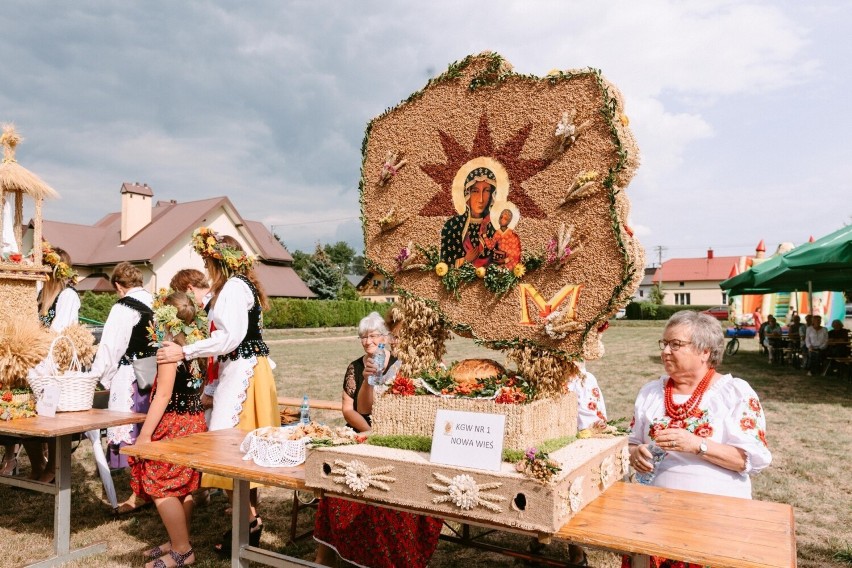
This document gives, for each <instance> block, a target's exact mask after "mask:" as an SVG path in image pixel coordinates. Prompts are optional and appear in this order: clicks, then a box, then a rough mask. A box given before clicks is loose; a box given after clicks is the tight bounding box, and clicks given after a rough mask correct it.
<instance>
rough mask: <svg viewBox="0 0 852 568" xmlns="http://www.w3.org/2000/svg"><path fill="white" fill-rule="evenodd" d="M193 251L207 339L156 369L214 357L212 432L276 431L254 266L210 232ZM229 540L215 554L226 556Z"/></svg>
mask: <svg viewBox="0 0 852 568" xmlns="http://www.w3.org/2000/svg"><path fill="white" fill-rule="evenodd" d="M192 244H193V248H194V249H195V251H196V252H198V253H199V254H200V255H201V256H202V258H203V259H204V266H205V268H206V269H207V274H208V276H209V277H210V282H211V284H212V291H213V299H212V300H211V301H210V304H209V306H210V308H209V312H208V317H209V319H210V322H211V329H212V330H213V331H211V333H210V337H209V338H208V339H205V340H204V341H199V342H197V343H193V344H192V345H186V346H183V347H181V346H180V345H177V344H175V343H170V342H168V341H167V342H165V343H164V344H163V347H162V348H161V349H160V350H159V351H158V352H157V362H158V363H176V362H178V361H181V360H183V359H186V360H193V359H198V358H202V357H209V356H216V357H217V359H218V362H219V376H218V379H217V380H216V381H214V382H213V383H211V384H208V385H207V386H206V387H205V389H204V390H205V394H206V395H207V396H212V397H213V412H212V415H211V417H210V424H209V429H210V430H222V429H226V428H234V427H237V428H239V429H241V430H244V431H246V432H249V431H251V430H254V429H256V428H261V427H264V426H279V425H280V424H281V417H280V415H279V413H278V393H277V392H276V390H275V380H274V377H273V375H272V367H271V366H270V362H269V359H268V357H267V355H268V354H269V348H268V347H267V346H266V343H264V341H263V335H262V334H263V314H262V311H263V310H264V309H266V308H267V307H268V301H267V299H266V294H265V293H264V292H263V288H262V287H261V285H260V282H258V280H257V278H256V276H255V274H254V271H253V270H252V265H253V264H254V260H253V259H252V258H251V257H249V256H248V255H247V254H246V253H245V251H243V249H242V247H241V246H240V244H239V243H238V242H237V241H236V240H235V239H234V238H233V237H230V236H227V235H225V236H221V237H220V236H219V235H218V234H217V233H216V232H215V231H213V230H212V229H208V228H206V227H200V228H199V229H197V230H196V231H195V232H194V233H193V236H192ZM201 484H202V486H204V487H218V488H221V489H225V490H231V489H232V488H233V480H232V479H230V478H226V477H219V476H214V475H208V474H205V475H204V476H203V478H202V481H201ZM256 505H257V490H256V488H255V489H253V490H252V492H251V507H250V510H249V514H250V521H251V525H250V534H249V542H250V543H251V544H253V545H255V546H256V545H257V544H258V542H259V541H260V533H261V530H262V529H263V524H262V521H261V520H260V518H259V517H258V516H257V509H256ZM230 544H231V542H230V536H227V535H226V537H225V538H224V540H223V542H222V543H221V544H220V545H218V546H217V548H216V550H217V551H218V552H220V553H222V554H230Z"/></svg>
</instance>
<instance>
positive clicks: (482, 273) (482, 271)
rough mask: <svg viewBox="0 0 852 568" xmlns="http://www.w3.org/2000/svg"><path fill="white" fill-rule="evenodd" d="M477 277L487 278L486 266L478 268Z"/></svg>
mask: <svg viewBox="0 0 852 568" xmlns="http://www.w3.org/2000/svg"><path fill="white" fill-rule="evenodd" d="M476 277H477V278H485V267H484V266H478V267H476Z"/></svg>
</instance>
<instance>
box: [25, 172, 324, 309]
mask: <svg viewBox="0 0 852 568" xmlns="http://www.w3.org/2000/svg"><path fill="white" fill-rule="evenodd" d="M120 194H121V210H120V211H116V212H113V213H108V214H107V215H105V216H104V217H103V218H101V219H100V220H99V221H98V222H97V223H95V224H94V225H77V224H74V223H62V222H58V221H50V220H44V222H43V228H42V234H43V236H44V238H45V239H46V240H47V241H48V242H50V243H51V244H52V245H54V246H58V247H61V248H63V249H65V250H66V251H68V254H69V255H70V256H71V261H72V264H73V266H74V269H75V270H77V272H78V273H79V275H80V277H79V281H78V283H77V289H78V290H79V291H80V292H85V291H92V292H113V288H112V286H111V285H110V282H109V277H110V275H111V274H112V271H113V269H114V268H115V266H116V265H117V264H118V263H119V262H122V261H128V262H131V263H133V264H134V265H136V266H138V267H139V268H140V269H141V271H142V275H143V285H144V286H145V288H147V289H148V290H150V291H152V292H155V291H156V290H158V289H159V288H164V287H168V285H169V282H170V281H171V279H172V276H174V274H175V273H176V272H177V271H178V270H181V269H183V268H197V269H198V270H201V271H204V263H203V262H202V260H201V257H200V256H199V255H198V254H196V253H195V252H194V251H193V250H192V247H191V246H190V241H191V237H192V232H193V231H194V230H195V229H196V228H198V227H200V226H202V225H203V226H206V227H211V228H212V229H214V230H215V231H217V232H218V233H219V234H222V235H231V236H232V237H234V238H235V239H236V240H237V241H238V242H239V243H240V245H242V247H243V249H244V250H245V251H246V252H248V253H249V254H250V255H255V256H256V257H257V259H258V262H257V263H256V264H255V272H256V274H257V276H258V278H259V279H260V281H261V283H262V284H263V287H264V289H265V291H266V293H267V295H268V296H270V297H286V298H313V297H315V294H314V293H313V292H311V290H310V289H309V288H308V287H307V285H306V284H305V283H304V282H303V281H302V279H301V278H299V275H298V274H296V271H295V270H293V267H292V265H293V257H292V256H291V255H290V253H289V252H288V251H287V249H286V248H284V246H283V245H281V243H280V242H278V239H276V238H275V236H274V235H273V234H272V233H271V232H270V231H269V230H268V229H267V228H266V227H265V226H264V225H263V224H262V223H260V222H257V221H249V220H245V219H243V218H242V217H241V216H240V214H239V212H238V211H237V209H236V208H235V207H234V205H233V204H232V203H231V201H230V200H229V199H228V198H227V197H213V198H210V199H202V200H199V201H189V202H186V203H178V202H177V201H174V200H170V201H157V202H156V203H154V201H153V199H154V191H153V189H152V188H151V187H150V186H148V184H144V183H143V184H140V183H129V182H125V183H123V184H122V186H121V193H120ZM26 240H28V242H29V246H31V244H32V228H31V227H30V229H29V230H28V231H27V239H26Z"/></svg>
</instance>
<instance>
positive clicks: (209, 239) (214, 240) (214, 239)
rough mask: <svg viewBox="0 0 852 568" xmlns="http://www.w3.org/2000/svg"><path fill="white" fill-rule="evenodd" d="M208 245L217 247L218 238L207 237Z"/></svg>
mask: <svg viewBox="0 0 852 568" xmlns="http://www.w3.org/2000/svg"><path fill="white" fill-rule="evenodd" d="M207 244H208V245H215V244H216V237H207Z"/></svg>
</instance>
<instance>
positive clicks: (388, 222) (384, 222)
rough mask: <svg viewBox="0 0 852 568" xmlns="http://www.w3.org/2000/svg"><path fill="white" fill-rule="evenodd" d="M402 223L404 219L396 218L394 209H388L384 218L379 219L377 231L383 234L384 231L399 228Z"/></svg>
mask: <svg viewBox="0 0 852 568" xmlns="http://www.w3.org/2000/svg"><path fill="white" fill-rule="evenodd" d="M404 222H405V219H402V218H400V217H398V216H397V214H396V208H395V207H391V208H390V209H388V212H387V213H385V216H384V217H382V218H381V219H379V229H380V230H381V231H382V232H383V233H384V232H385V231H390V230H391V229H395V228H397V227H399V226H400V225H402V224H403V223H404Z"/></svg>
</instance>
